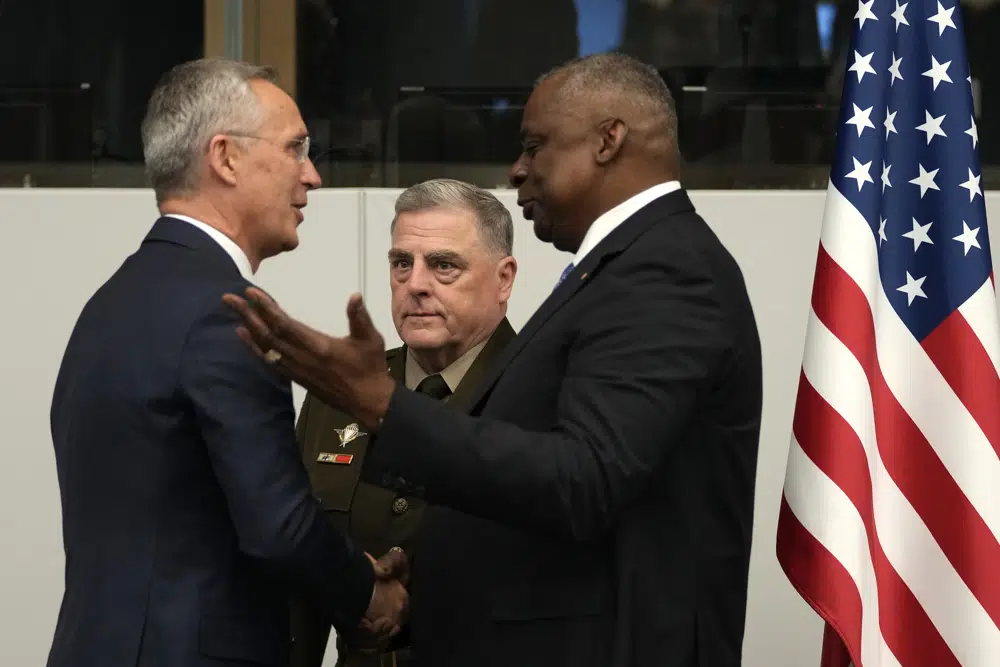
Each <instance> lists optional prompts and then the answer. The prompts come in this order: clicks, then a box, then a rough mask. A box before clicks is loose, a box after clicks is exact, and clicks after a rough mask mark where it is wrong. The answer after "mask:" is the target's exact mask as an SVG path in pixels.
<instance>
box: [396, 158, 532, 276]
mask: <svg viewBox="0 0 1000 667" xmlns="http://www.w3.org/2000/svg"><path fill="white" fill-rule="evenodd" d="M436 208H450V209H459V210H463V211H469V212H471V213H472V214H473V216H474V217H475V219H476V231H477V232H478V233H479V238H480V240H481V241H482V242H483V245H485V246H486V249H487V250H488V251H489V252H490V254H499V255H500V256H501V257H507V256H509V255H511V254H513V252H514V221H513V219H512V218H511V215H510V211H508V210H507V207H506V206H504V205H503V204H502V203H501V202H500V200H499V199H497V198H496V197H495V196H494V195H493V193H492V192H490V191H488V190H484V189H482V188H479V187H476V186H475V185H472V184H471V183H465V182H463V181H456V180H454V179H450V178H435V179H431V180H429V181H424V182H423V183H417V184H416V185H412V186H410V187H409V188H407V189H406V190H404V191H403V193H402V194H400V195H399V197H398V198H397V199H396V215H395V217H393V219H392V224H390V225H389V231H390V233H391V232H393V231H395V229H396V220H398V219H399V215H400V214H401V213H419V212H422V211H429V210H432V209H436Z"/></svg>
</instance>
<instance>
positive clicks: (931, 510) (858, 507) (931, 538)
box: [777, 185, 1000, 667]
mask: <svg viewBox="0 0 1000 667" xmlns="http://www.w3.org/2000/svg"><path fill="white" fill-rule="evenodd" d="M876 243H877V239H876V238H875V237H874V236H873V235H872V232H871V229H870V228H869V226H868V224H867V223H866V222H865V220H864V218H863V217H862V216H861V214H860V213H859V212H858V211H857V210H856V209H855V208H854V206H853V205H852V204H851V203H850V202H849V201H848V200H847V199H846V198H845V197H844V196H843V195H842V194H841V193H840V192H839V191H838V190H837V189H836V188H835V187H834V186H833V185H831V186H830V188H829V192H828V196H827V208H826V212H825V216H824V225H823V234H822V238H821V243H820V250H819V255H818V259H817V269H816V278H815V284H814V286H813V296H812V309H811V312H810V320H809V326H808V331H807V339H806V349H805V354H804V357H803V364H802V372H801V377H800V382H799V392H798V398H797V402H796V408H795V416H794V419H793V424H792V438H791V447H790V450H789V455H788V467H787V470H786V473H785V487H784V495H783V498H782V503H781V509H780V514H779V520H778V539H777V555H778V560H779V561H780V563H781V565H782V567H783V568H784V570H785V573H786V575H787V576H788V578H789V580H790V581H791V583H792V585H793V586H795V588H796V589H797V590H798V591H799V593H800V594H801V595H802V596H803V598H804V599H805V600H806V601H807V602H809V604H810V605H811V606H812V607H813V609H815V610H816V611H817V613H819V614H820V616H822V617H823V619H824V620H825V621H826V623H827V624H828V626H829V629H832V630H833V631H834V632H835V633H836V635H837V636H839V641H840V642H842V644H843V648H846V652H844V651H841V653H842V655H841V656H840V657H839V658H838V657H837V651H825V652H824V667H834V665H838V666H840V667H843V666H845V665H846V663H847V662H848V660H849V661H851V662H853V663H854V665H855V667H952V666H958V665H961V666H963V667H973V666H976V667H1000V539H998V536H1000V455H998V452H1000V373H998V368H1000V323H998V319H997V302H996V297H995V292H994V287H993V284H992V280H987V281H986V282H985V283H984V285H983V286H982V288H981V289H980V290H979V291H977V292H976V293H975V294H974V295H973V296H972V297H971V298H970V299H969V300H968V301H967V302H966V303H965V304H963V305H962V306H961V308H959V309H958V310H957V311H956V312H955V313H953V314H952V315H951V316H949V318H948V319H947V320H945V321H944V323H942V325H941V326H940V327H939V328H938V329H937V330H935V331H934V332H933V333H932V334H931V335H930V336H928V337H927V339H926V340H924V341H923V343H921V342H918V341H917V340H916V339H915V338H914V337H913V336H912V334H910V332H909V330H908V329H907V328H906V326H905V325H904V324H903V322H902V321H901V320H900V319H899V316H898V315H897V314H896V312H895V311H894V310H893V308H892V306H891V305H890V304H889V301H888V299H887V298H886V294H885V291H884V290H883V288H882V283H881V280H880V276H879V267H878V260H877V255H876V252H877V245H876ZM903 282H904V281H903V279H902V277H900V280H899V283H900V284H903ZM831 637H833V636H832V635H829V633H828V636H827V639H828V640H829V639H830V638H831ZM833 638H834V639H836V637H833Z"/></svg>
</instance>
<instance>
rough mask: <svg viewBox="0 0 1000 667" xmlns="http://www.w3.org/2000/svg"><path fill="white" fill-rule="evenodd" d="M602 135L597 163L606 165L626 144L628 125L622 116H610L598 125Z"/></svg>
mask: <svg viewBox="0 0 1000 667" xmlns="http://www.w3.org/2000/svg"><path fill="white" fill-rule="evenodd" d="M597 131H598V133H599V136H600V140H601V143H600V146H599V148H598V150H597V156H596V158H597V164H599V165H602V166H603V165H606V164H608V163H609V162H611V161H612V160H614V159H615V158H616V157H618V153H619V152H620V151H621V149H622V146H623V145H625V137H626V136H627V135H628V126H627V125H626V124H625V123H624V122H623V121H622V120H621V119H620V118H610V119H608V120H606V121H603V122H602V123H601V124H600V125H598V127H597Z"/></svg>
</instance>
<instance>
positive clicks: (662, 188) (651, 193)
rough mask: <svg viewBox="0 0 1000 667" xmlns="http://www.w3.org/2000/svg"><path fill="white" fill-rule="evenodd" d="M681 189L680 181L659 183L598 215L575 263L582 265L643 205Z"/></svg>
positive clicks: (576, 256) (575, 258) (585, 236)
mask: <svg viewBox="0 0 1000 667" xmlns="http://www.w3.org/2000/svg"><path fill="white" fill-rule="evenodd" d="M680 189H681V184H680V182H679V181H667V182H666V183H659V184H657V185H654V186H653V187H651V188H647V189H645V190H643V191H642V192H640V193H639V194H637V195H633V196H632V197H630V198H628V199H626V200H625V201H623V202H622V203H621V204H618V206H615V207H614V208H613V209H611V210H610V211H607V212H605V213H604V214H603V215H601V216H600V217H598V218H597V220H594V222H593V224H592V225H590V229H588V230H587V233H586V235H584V237H583V242H582V243H581V244H580V249H579V250H577V251H576V255H575V256H574V257H573V265H574V266H580V262H582V261H583V258H584V257H586V256H587V254H588V253H589V252H590V251H591V250H593V249H594V248H595V247H596V246H597V244H598V243H600V242H601V241H603V240H604V239H605V237H607V235H608V234H610V233H611V232H613V231H614V230H615V228H616V227H618V225H620V224H622V223H623V222H625V221H626V220H628V219H629V218H630V217H631V216H632V215H633V214H634V213H635V212H636V211H638V210H639V209H641V208H642V207H643V206H646V205H647V204H649V203H650V202H652V201H653V200H655V199H659V198H660V197H662V196H663V195H666V194H669V193H671V192H674V191H675V190H680Z"/></svg>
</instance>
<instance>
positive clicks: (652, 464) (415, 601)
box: [365, 190, 762, 667]
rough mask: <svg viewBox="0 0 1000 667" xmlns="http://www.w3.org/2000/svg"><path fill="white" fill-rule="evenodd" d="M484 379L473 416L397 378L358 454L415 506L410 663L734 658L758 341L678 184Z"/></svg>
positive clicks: (635, 663)
mask: <svg viewBox="0 0 1000 667" xmlns="http://www.w3.org/2000/svg"><path fill="white" fill-rule="evenodd" d="M493 369H494V370H493V372H492V373H491V374H489V375H488V376H487V377H485V378H484V379H483V380H482V382H481V384H480V385H479V386H480V391H479V394H478V395H477V396H476V397H475V398H473V399H471V402H472V405H473V407H472V408H471V409H470V412H469V414H470V415H471V416H469V415H466V414H461V413H459V412H458V411H455V410H450V409H448V408H447V406H442V405H440V404H438V403H437V402H436V401H434V400H432V399H430V398H428V397H427V396H424V395H421V394H417V393H416V392H412V391H407V390H406V389H405V388H397V389H396V391H395V393H394V394H393V397H392V400H391V402H390V404H389V410H388V412H387V413H386V415H385V420H384V422H383V424H382V426H381V428H380V429H379V431H378V435H377V437H376V438H375V439H374V440H373V441H372V445H371V446H370V448H369V451H368V454H367V457H368V458H367V459H366V461H365V467H366V469H371V470H372V473H371V474H373V475H376V476H377V475H379V474H382V475H383V476H384V477H383V479H384V481H383V484H385V485H390V484H393V483H396V484H399V483H400V482H399V480H401V479H402V480H403V481H404V482H406V483H407V484H411V485H416V486H424V487H425V488H426V494H425V498H426V500H427V501H428V502H429V503H431V505H430V506H428V508H427V510H426V512H425V514H424V517H423V519H422V522H421V527H420V538H419V539H418V540H417V542H416V544H415V546H414V547H413V551H414V557H415V562H418V563H419V566H418V567H415V568H414V569H413V577H412V579H411V581H410V587H411V598H410V618H411V622H410V631H411V639H412V650H413V655H414V657H415V663H416V664H418V665H420V666H421V667H423V666H425V665H426V666H429V667H466V666H468V665H476V667H511V666H513V665H516V666H517V667H552V666H553V665H572V666H573V667H645V666H647V665H657V667H739V665H740V661H741V651H742V645H743V630H744V623H745V620H746V619H745V616H746V599H747V577H748V571H749V564H750V547H751V536H752V534H753V510H754V490H755V483H756V463H757V449H758V437H759V434H760V418H761V405H762V362H761V350H760V340H759V337H758V333H757V325H756V319H755V317H754V313H753V309H752V307H751V303H750V299H749V296H748V295H747V291H746V286H745V284H744V281H743V275H742V272H741V270H740V268H739V266H738V265H737V263H736V261H735V260H734V259H733V257H732V256H731V255H730V253H729V252H728V251H727V250H726V248H725V247H724V246H723V245H722V243H721V242H720V241H719V239H718V238H717V237H716V235H715V234H714V233H713V232H712V230H711V228H709V226H708V225H707V224H706V223H705V221H704V220H703V219H702V218H701V216H699V215H698V214H697V212H696V211H695V209H694V206H693V205H692V203H691V200H690V199H689V197H688V195H687V193H686V192H684V191H683V190H680V191H677V192H672V193H670V194H666V195H663V196H662V197H660V198H659V199H656V200H655V201H653V202H652V203H650V204H647V205H646V206H645V207H643V208H642V209H640V210H639V211H637V212H636V213H635V214H634V215H632V216H631V217H629V218H628V219H627V220H625V221H624V222H623V223H622V224H621V225H620V226H618V227H617V228H616V229H615V230H614V231H612V232H611V233H610V234H608V236H607V237H606V238H605V239H604V240H603V241H601V242H600V243H599V244H597V246H595V247H594V249H593V250H591V252H590V253H589V254H587V255H586V257H584V258H583V260H582V261H581V262H580V264H579V265H578V266H577V267H576V268H575V269H574V270H573V271H572V272H571V273H570V274H569V275H568V276H567V277H566V279H565V280H564V281H563V282H562V283H561V284H560V285H559V286H558V287H557V288H556V289H555V290H554V291H553V292H552V293H551V295H550V296H549V297H548V299H546V301H545V302H544V303H543V304H542V306H541V307H540V308H539V309H538V311H537V312H536V313H535V314H534V315H533V316H532V317H531V319H530V320H528V322H527V323H526V324H525V325H524V328H522V329H521V331H520V333H519V334H518V336H517V338H515V339H514V341H513V342H511V343H510V344H508V345H507V346H506V347H505V348H504V350H503V353H502V354H501V355H500V356H499V358H498V359H496V360H495V361H494V362H493ZM400 485H401V484H400Z"/></svg>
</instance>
